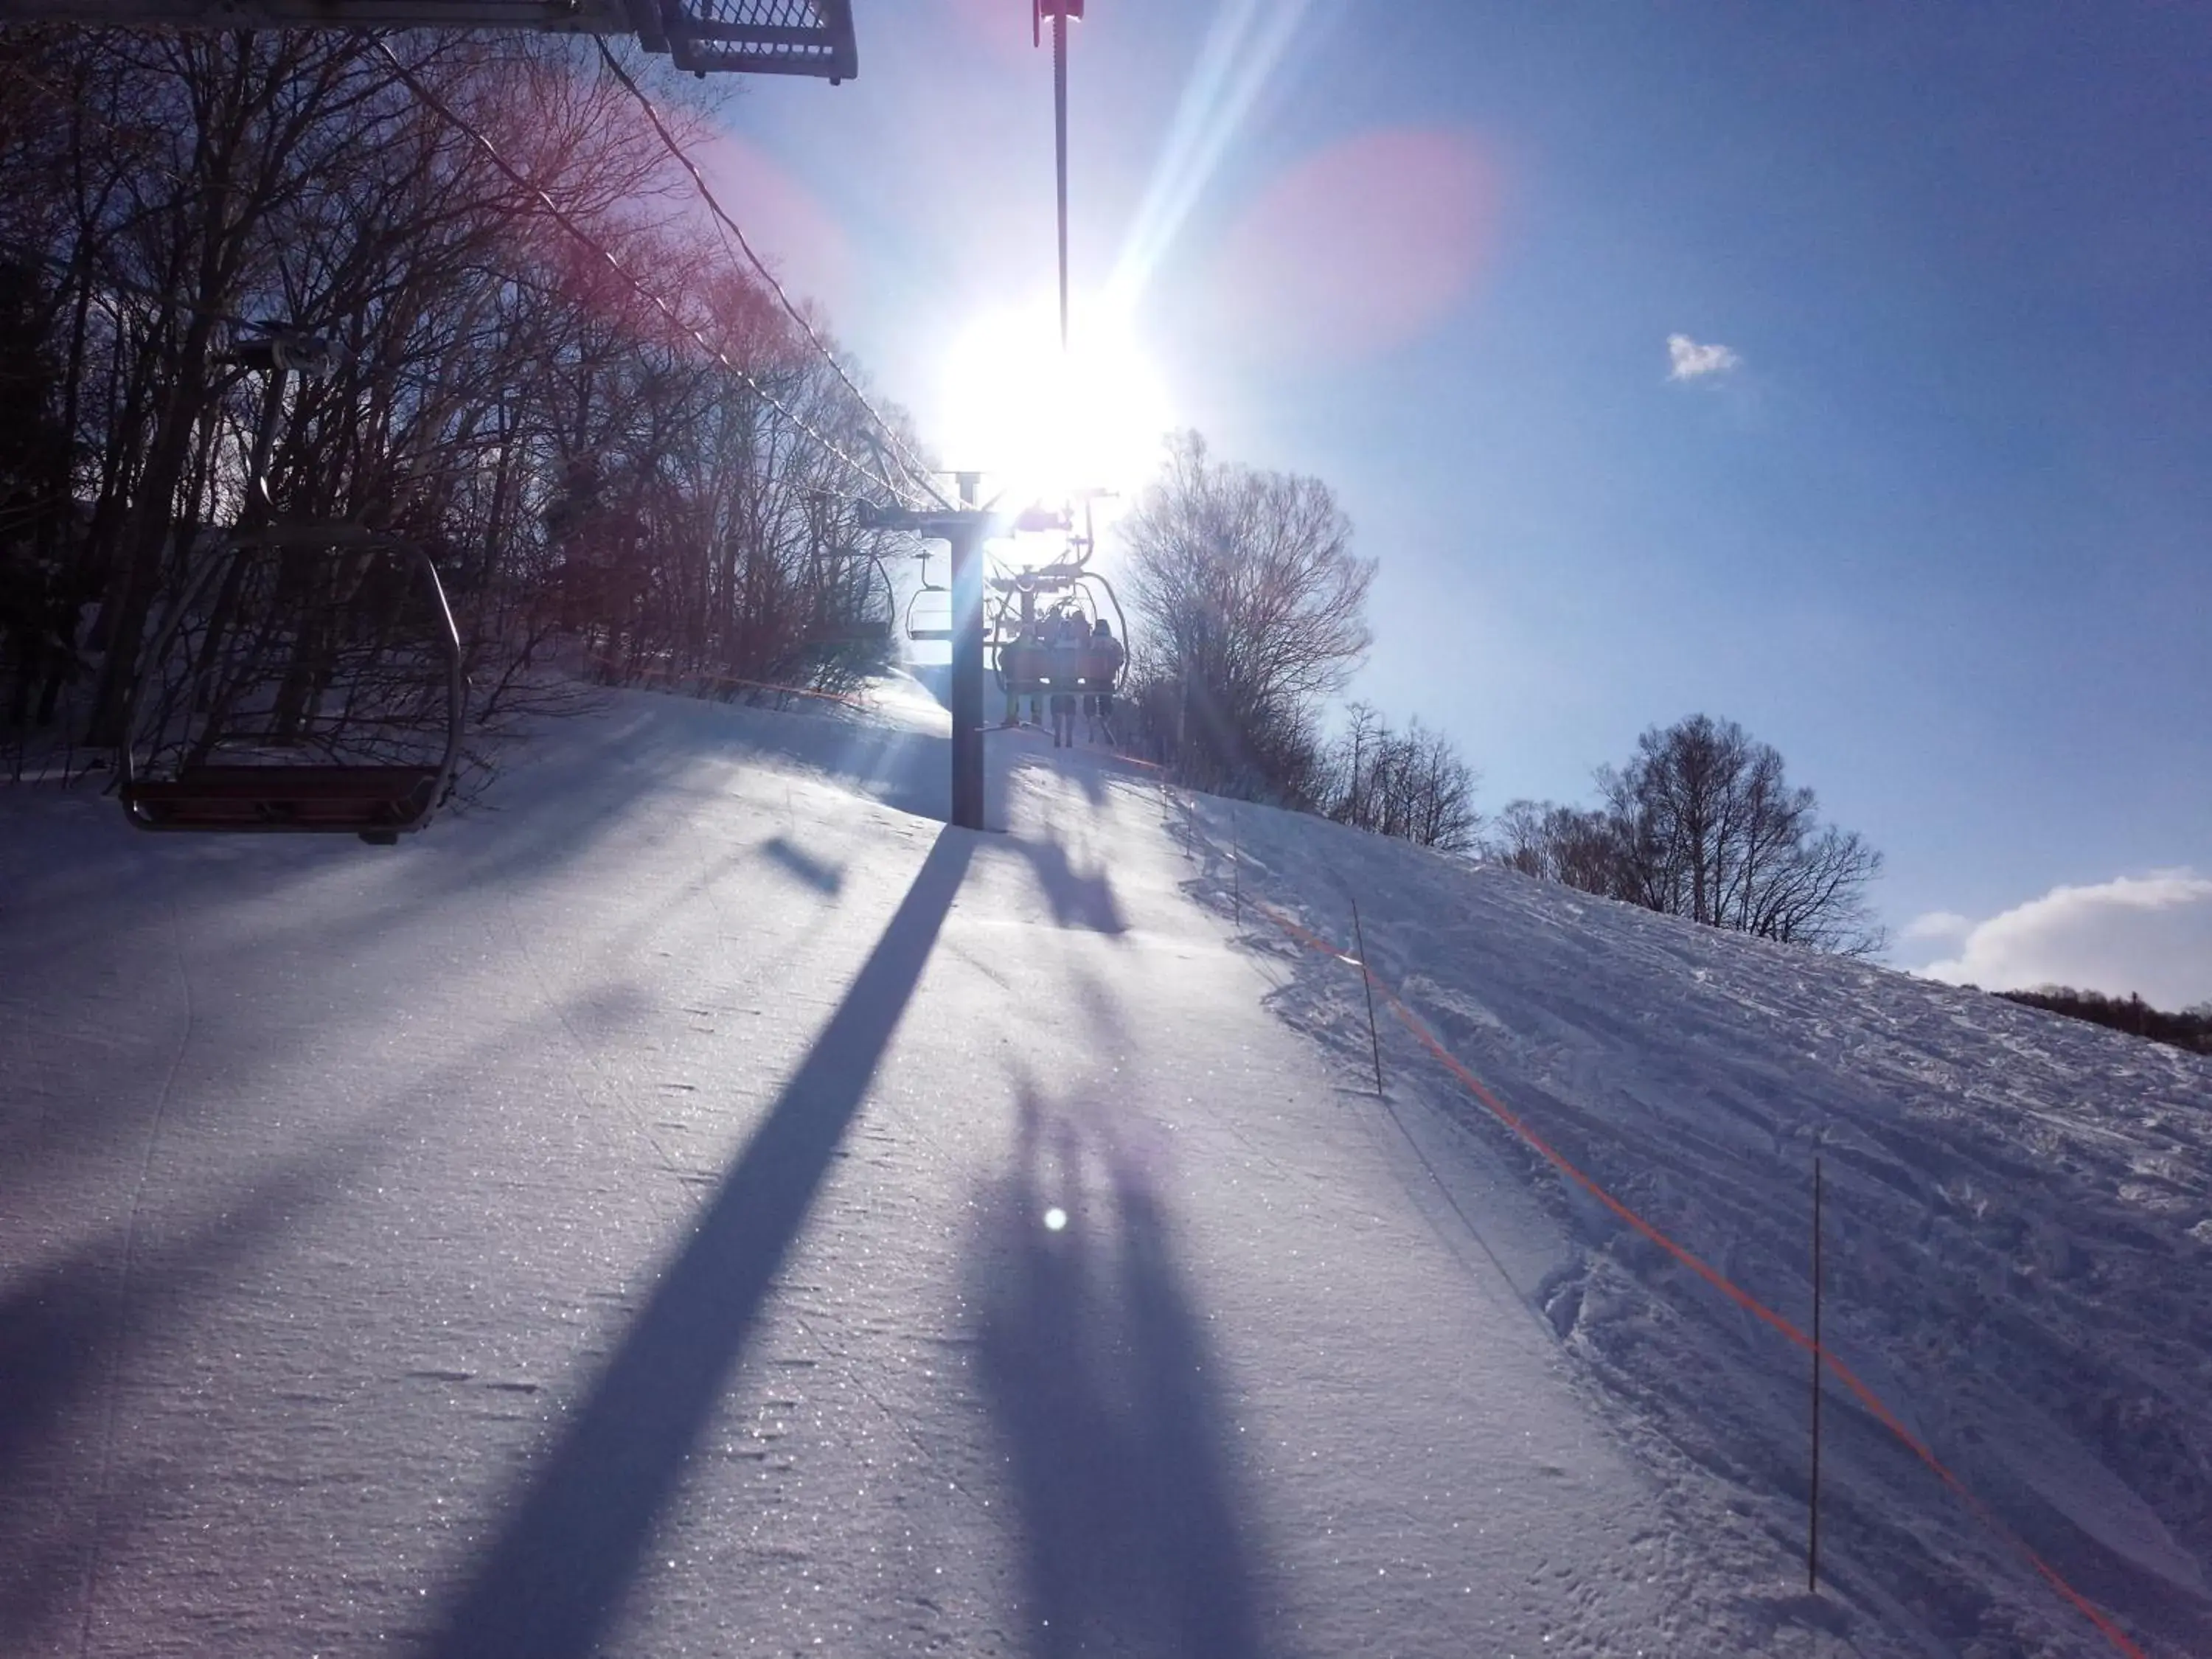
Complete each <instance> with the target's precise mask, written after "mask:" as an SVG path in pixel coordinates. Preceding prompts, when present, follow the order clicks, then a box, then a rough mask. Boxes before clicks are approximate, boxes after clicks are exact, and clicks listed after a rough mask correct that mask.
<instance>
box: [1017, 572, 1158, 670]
mask: <svg viewBox="0 0 2212 1659" xmlns="http://www.w3.org/2000/svg"><path fill="white" fill-rule="evenodd" d="M991 585H992V586H994V587H995V588H997V589H998V590H999V591H1000V602H999V605H998V609H997V611H996V612H995V614H994V617H993V619H992V639H991V645H992V647H993V650H992V658H993V660H994V663H995V664H996V665H997V671H998V678H999V685H1000V690H1002V691H1004V692H1005V693H1006V696H1010V697H1015V698H1024V697H1050V696H1100V695H1103V694H1106V693H1109V692H1112V691H1114V690H1116V689H1117V688H1118V687H1119V686H1120V684H1121V678H1122V676H1123V674H1124V673H1125V672H1126V671H1127V666H1128V659H1127V647H1125V646H1121V639H1122V638H1124V637H1126V636H1127V633H1128V625H1127V621H1126V619H1125V618H1124V617H1122V615H1121V599H1120V598H1119V597H1118V596H1117V595H1116V594H1115V592H1114V588H1113V585H1112V584H1111V583H1110V582H1109V581H1108V580H1106V579H1105V578H1104V577H1103V576H1101V575H1099V574H1097V572H1096V571H1092V570H1087V569H1085V568H1083V566H1082V565H1081V564H1059V565H1046V566H1042V567H1041V568H1030V569H1025V570H1021V571H1018V572H1016V573H1015V574H1013V575H1012V576H1002V577H998V578H995V579H994V580H993V582H992V584H991ZM1054 592H1059V593H1062V594H1064V595H1066V598H1064V599H1062V600H1061V604H1063V605H1069V606H1070V607H1071V608H1072V609H1073V611H1074V613H1075V614H1076V615H1077V616H1079V617H1083V618H1084V619H1085V621H1086V622H1089V623H1095V622H1096V620H1097V616H1098V614H1099V600H1100V599H1101V598H1102V597H1103V599H1104V600H1105V602H1106V603H1107V604H1108V605H1111V606H1112V608H1113V611H1114V618H1115V623H1116V624H1117V637H1116V640H1115V647H1120V648H1115V647H1099V646H1097V645H1096V644H1085V645H1080V646H1048V645H1045V644H1043V643H1042V641H1039V640H1038V639H1037V637H1036V629H1037V617H1036V599H1037V596H1038V595H1039V594H1041V593H1043V594H1049V593H1054Z"/></svg>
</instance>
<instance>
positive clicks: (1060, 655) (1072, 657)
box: [1045, 611, 1089, 749]
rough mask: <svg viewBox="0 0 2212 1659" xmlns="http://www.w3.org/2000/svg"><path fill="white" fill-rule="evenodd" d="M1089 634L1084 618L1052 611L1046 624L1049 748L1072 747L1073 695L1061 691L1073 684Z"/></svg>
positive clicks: (1073, 741)
mask: <svg viewBox="0 0 2212 1659" xmlns="http://www.w3.org/2000/svg"><path fill="white" fill-rule="evenodd" d="M1088 638H1089V632H1088V630H1087V629H1085V627H1084V626H1083V618H1082V617H1078V616H1075V615H1073V613H1072V612H1069V611H1054V612H1053V613H1052V616H1051V617H1050V618H1048V620H1047V622H1046V623H1045V646H1046V649H1047V653H1048V660H1049V661H1050V662H1051V664H1052V669H1051V673H1052V746H1053V747H1054V748H1055V749H1073V747H1074V746H1075V693H1074V692H1073V691H1072V690H1064V689H1063V688H1065V687H1067V686H1071V685H1073V684H1074V683H1075V677H1076V673H1077V671H1078V669H1079V666H1080V665H1081V661H1082V654H1083V645H1084V642H1085V641H1086V640H1087V639H1088Z"/></svg>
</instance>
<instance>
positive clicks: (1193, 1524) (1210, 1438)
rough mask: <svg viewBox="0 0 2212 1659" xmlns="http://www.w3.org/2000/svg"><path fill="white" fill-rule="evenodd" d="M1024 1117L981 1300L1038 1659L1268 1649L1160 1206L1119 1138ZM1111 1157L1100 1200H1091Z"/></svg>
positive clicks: (1237, 1508) (1042, 1112)
mask: <svg viewBox="0 0 2212 1659" xmlns="http://www.w3.org/2000/svg"><path fill="white" fill-rule="evenodd" d="M1019 1109H1020V1113H1021V1117H1020V1121H1019V1125H1018V1136H1017V1152H1016V1157H1015V1161H1014V1167H1013V1168H1012V1170H1011V1171H1009V1173H1008V1174H1007V1175H1006V1177H1005V1178H1004V1179H1003V1180H1002V1181H1000V1182H998V1183H996V1184H995V1185H994V1188H992V1189H991V1190H990V1191H989V1192H988V1193H987V1194H986V1196H985V1199H984V1200H983V1202H982V1204H981V1214H982V1216H983V1220H982V1222H981V1227H980V1230H979V1232H978V1236H977V1238H976V1243H975V1268H974V1280H975V1284H974V1288H973V1290H972V1291H971V1292H970V1299H971V1301H973V1302H974V1303H975V1305H977V1306H979V1307H980V1308H981V1310H982V1312H981V1318H980V1322H979V1327H978V1331H977V1343H978V1357H979V1361H980V1366H981V1380H982V1384H983V1389H984V1392H985V1395H986V1397H987V1401H988V1404H989V1407H990V1409H991V1413H992V1415H993V1418H994V1422H995V1424H996V1426H997V1428H998V1431H999V1432H1000V1436H1001V1437H1002V1439H1003V1441H1004V1443H1005V1446H1006V1452H1007V1455H1008V1457H1009V1460H1010V1462H1011V1466H1012V1483H1013V1487H1014V1495H1015V1498H1016V1505H1015V1508H1016V1516H1017V1524H1018V1527H1019V1529H1020V1530H1019V1540H1018V1542H1019V1547H1020V1549H1021V1552H1022V1556H1023V1565H1024V1591H1025V1595H1026V1598H1027V1602H1028V1605H1027V1608H1026V1613H1027V1618H1026V1620H1025V1623H1024V1628H1025V1635H1026V1649H1027V1651H1028V1652H1029V1653H1030V1654H1031V1655H1033V1656H1035V1659H1068V1656H1073V1655H1077V1654H1083V1653H1092V1652H1117V1653H1118V1652H1137V1653H1150V1654H1162V1655H1175V1656H1183V1659H1201V1656H1202V1659H1250V1656H1256V1655H1258V1654H1259V1653H1261V1651H1263V1650H1264V1644H1263V1643H1262V1640H1261V1627H1260V1615H1259V1612H1258V1608H1257V1607H1256V1604H1255V1593H1254V1585H1253V1562H1252V1551H1251V1546H1250V1543H1249V1540H1248V1528H1247V1526H1246V1523H1245V1521H1244V1518H1243V1515H1242V1513H1241V1505H1240V1503H1239V1501H1238V1498H1237V1494H1236V1485H1237V1482H1236V1479H1235V1474H1234V1471H1233V1468H1231V1458H1230V1455H1229V1448H1230V1445H1231V1441H1232V1438H1233V1437H1232V1435H1231V1432H1230V1430H1229V1424H1228V1421H1227V1415H1228V1413H1227V1408H1226V1407H1225V1403H1224V1402H1223V1401H1222V1400H1221V1398H1220V1397H1219V1395H1218V1391H1217V1389H1216V1386H1215V1382H1214V1379H1215V1378H1216V1377H1218V1376H1219V1375H1220V1374H1221V1373H1220V1369H1219V1366H1218V1363H1217V1362H1216V1358H1215V1356H1214V1355H1213V1353H1212V1352H1211V1350H1210V1346H1209V1345H1208V1343H1207V1342H1206V1338H1205V1335H1204V1332H1203V1320H1202V1316H1201V1315H1200V1312H1199V1310H1197V1309H1196V1308H1195V1307H1194V1305H1193V1304H1192V1301H1191V1297H1190V1292H1189V1289H1188V1285H1187V1284H1186V1283H1185V1281H1184V1279H1183V1276H1182V1273H1181V1271H1180V1269H1179V1267H1178V1266H1177V1263H1176V1255H1175V1248H1174V1239H1173V1234H1172V1230H1171V1228H1170V1225H1169V1222H1168V1219H1167V1217H1166V1213H1165V1211H1164V1207H1163V1206H1162V1203H1161V1200H1160V1198H1159V1195H1158V1194H1157V1193H1156V1192H1154V1191H1153V1190H1152V1187H1151V1184H1150V1183H1149V1182H1148V1181H1147V1179H1146V1176H1145V1174H1144V1172H1143V1170H1141V1169H1140V1168H1139V1166H1138V1164H1137V1163H1136V1161H1135V1160H1134V1159H1133V1158H1131V1157H1130V1156H1129V1155H1128V1154H1127V1152H1126V1151H1124V1150H1122V1149H1120V1148H1117V1147H1116V1146H1115V1144H1114V1143H1113V1141H1112V1140H1111V1139H1107V1138H1104V1137H1101V1136H1100V1135H1098V1134H1097V1133H1095V1132H1091V1131H1086V1130H1085V1128H1083V1127H1079V1126H1078V1125H1077V1124H1076V1123H1075V1122H1074V1121H1073V1120H1072V1119H1070V1118H1069V1117H1067V1116H1066V1115H1065V1114H1060V1113H1054V1112H1052V1111H1050V1110H1049V1109H1048V1108H1046V1107H1045V1106H1044V1105H1043V1104H1042V1103H1041V1102H1040V1101H1039V1100H1038V1099H1037V1097H1036V1096H1035V1095H1034V1094H1033V1093H1031V1092H1028V1091H1024V1094H1023V1096H1022V1098H1021V1102H1020V1108H1019ZM1102 1162H1103V1166H1104V1173H1105V1176H1106V1177H1107V1183H1106V1191H1105V1192H1104V1193H1100V1192H1098V1191H1096V1190H1087V1189H1086V1188H1085V1182H1084V1179H1083V1177H1084V1173H1085V1169H1086V1167H1087V1166H1089V1167H1095V1165H1096V1164H1098V1163H1102ZM1053 1212H1057V1216H1058V1217H1059V1218H1064V1219H1063V1220H1062V1222H1061V1225H1059V1226H1056V1227H1055V1226H1054V1225H1053V1223H1052V1221H1051V1220H1049V1219H1048V1215H1051V1214H1052V1213H1053Z"/></svg>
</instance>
